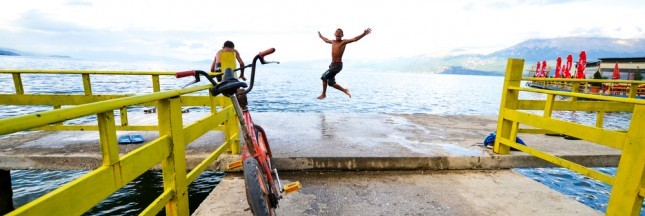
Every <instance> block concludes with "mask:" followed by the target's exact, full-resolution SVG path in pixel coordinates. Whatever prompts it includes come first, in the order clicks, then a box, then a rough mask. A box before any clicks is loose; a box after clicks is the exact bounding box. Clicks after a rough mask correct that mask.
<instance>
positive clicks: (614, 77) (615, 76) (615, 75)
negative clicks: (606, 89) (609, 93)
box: [611, 62, 620, 79]
mask: <svg viewBox="0 0 645 216" xmlns="http://www.w3.org/2000/svg"><path fill="white" fill-rule="evenodd" d="M611 79H620V69H618V62H616V65H615V66H614V74H613V75H612V76H611Z"/></svg>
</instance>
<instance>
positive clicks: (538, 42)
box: [359, 37, 645, 75]
mask: <svg viewBox="0 0 645 216" xmlns="http://www.w3.org/2000/svg"><path fill="white" fill-rule="evenodd" d="M583 50H584V51H585V52H586V54H587V62H595V61H598V58H621V57H645V39H640V38H638V39H617V38H587V37H563V38H552V39H531V40H527V41H524V42H521V43H519V44H516V45H514V46H511V47H509V48H506V49H502V50H499V51H495V52H493V53H490V54H485V55H455V56H445V57H429V56H424V55H418V56H412V57H404V58H398V59H394V60H391V61H388V62H387V63H383V62H371V61H360V62H359V64H361V67H368V68H379V69H381V70H394V71H416V72H425V73H447V74H468V75H472V74H477V75H503V71H504V70H505V68H506V61H507V59H508V58H520V59H524V62H525V64H526V65H525V68H531V66H533V65H535V63H536V62H538V61H540V62H541V61H547V64H548V65H555V61H556V59H557V58H558V57H562V58H563V59H566V57H567V55H572V56H573V59H574V62H577V61H578V59H579V55H580V52H581V51H583ZM565 61H566V60H565Z"/></svg>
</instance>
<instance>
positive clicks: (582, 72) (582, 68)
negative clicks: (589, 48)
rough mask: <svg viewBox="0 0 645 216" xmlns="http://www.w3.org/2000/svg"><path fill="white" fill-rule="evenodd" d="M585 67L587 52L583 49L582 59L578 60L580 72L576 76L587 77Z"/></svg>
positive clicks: (579, 77)
mask: <svg viewBox="0 0 645 216" xmlns="http://www.w3.org/2000/svg"><path fill="white" fill-rule="evenodd" d="M585 67H587V53H585V51H584V50H583V51H582V52H580V60H579V61H578V73H577V74H576V78H578V79H582V78H585Z"/></svg>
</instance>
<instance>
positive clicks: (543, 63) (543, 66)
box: [541, 61, 546, 77]
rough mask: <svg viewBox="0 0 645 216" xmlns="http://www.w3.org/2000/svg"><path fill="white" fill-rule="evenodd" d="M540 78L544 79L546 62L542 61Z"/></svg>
mask: <svg viewBox="0 0 645 216" xmlns="http://www.w3.org/2000/svg"><path fill="white" fill-rule="evenodd" d="M541 73H542V77H546V61H542V72H541Z"/></svg>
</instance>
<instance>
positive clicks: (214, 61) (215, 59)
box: [211, 51, 219, 72]
mask: <svg viewBox="0 0 645 216" xmlns="http://www.w3.org/2000/svg"><path fill="white" fill-rule="evenodd" d="M218 60H219V51H217V53H215V58H214V59H213V64H211V72H215V69H216V67H217V62H218Z"/></svg>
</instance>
